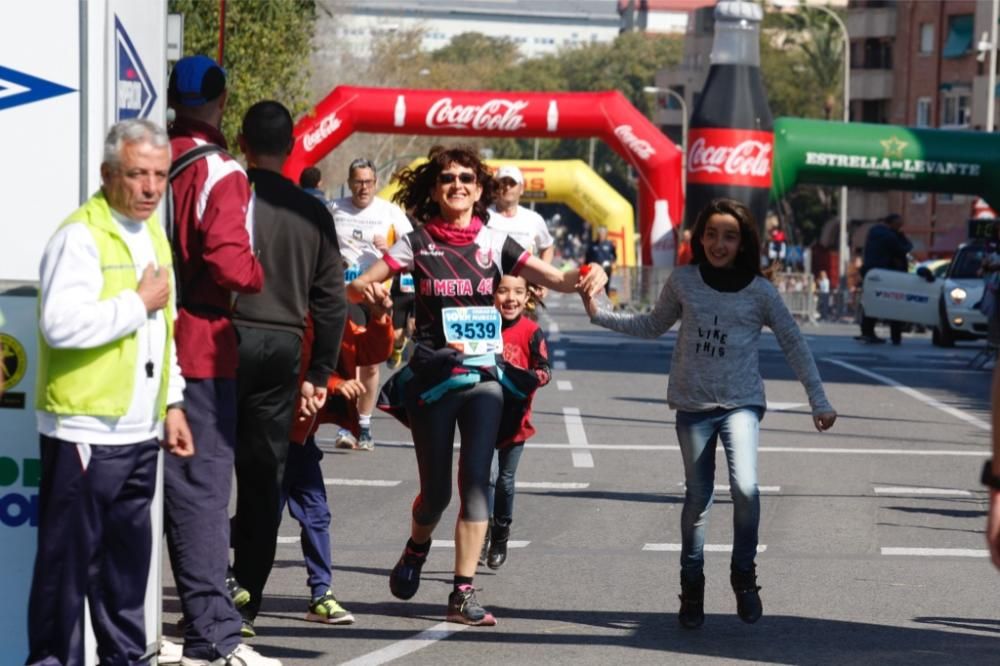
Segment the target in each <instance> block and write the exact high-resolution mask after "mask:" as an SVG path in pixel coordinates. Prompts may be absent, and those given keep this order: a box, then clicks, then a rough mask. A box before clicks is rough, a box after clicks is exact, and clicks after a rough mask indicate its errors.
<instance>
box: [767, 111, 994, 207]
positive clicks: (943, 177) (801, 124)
mask: <svg viewBox="0 0 1000 666" xmlns="http://www.w3.org/2000/svg"><path fill="white" fill-rule="evenodd" d="M799 183H813V184H818V185H847V186H848V187H858V188H862V189H875V190H908V191H916V192H950V193H954V194H976V195H979V196H981V197H982V198H983V199H985V200H986V201H987V202H988V203H989V204H990V206H992V207H993V208H994V209H1000V135H997V134H991V133H989V132H970V131H962V130H944V129H931V128H915V127H903V126H901V125H881V124H875V123H849V124H844V123H839V122H829V121H824V120H808V119H805V118H778V119H777V120H775V121H774V178H773V181H772V185H771V197H772V198H774V199H777V198H780V197H781V196H783V195H784V194H785V193H787V192H789V191H791V190H792V189H793V188H794V187H795V186H796V185H797V184H799Z"/></svg>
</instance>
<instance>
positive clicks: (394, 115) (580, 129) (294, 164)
mask: <svg viewBox="0 0 1000 666" xmlns="http://www.w3.org/2000/svg"><path fill="white" fill-rule="evenodd" d="M354 132H372V133H391V134H406V135H413V134H441V135H446V136H455V135H472V136H503V137H512V136H517V137H521V138H527V137H553V136H565V137H575V138H582V137H597V138H599V139H602V140H604V141H605V142H606V143H607V144H608V145H609V146H610V147H611V148H612V149H613V150H615V152H617V153H618V154H619V155H621V156H622V157H623V158H625V159H626V160H628V161H629V162H630V163H631V164H632V165H633V166H634V167H635V169H636V172H637V175H638V189H639V195H638V210H637V211H636V212H637V214H638V218H639V230H640V233H641V236H642V262H643V263H644V264H646V265H649V264H652V263H654V258H653V253H652V252H651V249H652V242H651V239H652V236H651V235H650V228H651V227H652V223H653V217H654V214H655V211H654V202H657V201H664V202H668V203H669V208H670V211H672V217H673V218H674V219H672V220H671V223H673V224H676V223H677V222H679V221H680V220H681V219H682V218H681V211H683V210H684V191H683V188H682V187H681V164H682V161H683V160H682V158H683V156H682V155H681V154H680V152H679V151H678V150H677V147H676V146H675V145H674V143H673V142H672V141H670V140H669V139H668V138H667V137H665V136H664V135H663V134H662V133H661V132H659V131H657V129H656V126H655V125H653V124H652V123H651V122H650V121H649V118H647V117H646V116H645V115H643V114H642V113H640V112H639V110H638V109H636V108H635V107H634V106H632V105H631V104H630V103H629V101H628V100H627V99H625V97H624V96H623V95H622V94H621V93H620V92H618V91H616V90H609V91H605V92H587V93H584V92H558V93H557V92H531V91H518V92H510V91H499V90H418V89H412V88H406V89H404V88H360V87H354V86H339V87H337V88H334V89H333V90H332V91H330V94H329V95H327V96H326V97H325V98H323V99H322V100H321V101H320V102H319V103H318V104H317V105H316V106H315V107H314V108H313V110H312V112H311V113H309V114H308V115H306V116H305V117H303V118H301V119H300V120H299V121H298V122H297V123H296V125H295V139H296V141H295V145H294V146H293V147H292V152H291V154H290V155H289V156H288V159H287V160H286V161H285V167H284V174H285V175H286V176H288V177H289V178H291V179H292V180H293V181H297V180H298V178H299V175H300V174H301V173H302V169H304V168H305V167H307V166H309V165H312V164H315V163H316V162H318V161H319V160H321V159H322V158H323V156H324V155H326V154H327V153H329V152H330V151H331V150H333V149H334V148H336V147H337V145H339V144H340V143H341V142H343V141H344V140H345V139H347V137H348V136H350V135H351V134H353V133H354ZM770 145H771V144H770V142H768V147H769V148H770ZM768 173H769V172H768ZM532 189H544V184H543V185H542V186H541V187H537V188H536V186H535V185H533V184H532ZM668 254H669V253H658V254H657V256H658V257H666V256H667V255H668Z"/></svg>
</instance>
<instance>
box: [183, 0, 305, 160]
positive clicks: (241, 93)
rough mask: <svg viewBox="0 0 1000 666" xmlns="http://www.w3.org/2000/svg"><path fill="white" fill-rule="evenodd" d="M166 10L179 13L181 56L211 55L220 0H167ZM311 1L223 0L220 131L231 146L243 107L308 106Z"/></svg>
mask: <svg viewBox="0 0 1000 666" xmlns="http://www.w3.org/2000/svg"><path fill="white" fill-rule="evenodd" d="M169 8H170V12H171V13H176V14H184V55H194V54H203V55H207V56H210V57H212V58H216V57H217V55H218V49H219V3H218V2H215V1H214V0H170V2H169ZM315 20H316V3H315V0H229V1H228V2H227V3H226V26H225V33H224V34H225V43H224V52H223V62H222V66H223V67H224V68H225V69H226V73H227V75H228V88H229V101H228V103H227V105H226V112H225V116H224V117H223V120H222V132H223V134H224V135H225V136H226V139H227V140H228V141H229V143H230V146H231V147H233V148H235V138H236V135H237V133H238V131H239V127H240V122H241V121H242V119H243V115H244V114H245V113H246V110H247V109H248V108H250V106H251V105H253V104H254V103H256V102H259V101H261V100H264V99H274V100H277V101H279V102H281V103H282V104H284V105H285V106H287V107H288V108H289V110H291V112H292V114H293V115H296V114H298V113H301V112H302V111H304V110H305V109H306V108H308V105H309V103H310V102H311V101H312V100H311V97H310V95H309V93H308V82H309V66H308V63H309V56H310V52H311V40H312V35H313V26H314V23H315Z"/></svg>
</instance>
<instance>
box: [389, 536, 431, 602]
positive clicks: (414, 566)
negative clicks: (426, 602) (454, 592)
mask: <svg viewBox="0 0 1000 666" xmlns="http://www.w3.org/2000/svg"><path fill="white" fill-rule="evenodd" d="M427 548H428V552H430V543H428V544H427ZM426 561H427V553H418V552H416V551H413V550H410V549H409V548H404V549H403V554H402V555H401V556H400V558H399V562H396V566H394V567H393V568H392V573H391V574H389V591H391V592H392V596H394V597H396V598H397V599H412V598H413V595H414V594H416V593H417V589H418V588H419V587H420V570H421V569H422V568H423V566H424V562H426Z"/></svg>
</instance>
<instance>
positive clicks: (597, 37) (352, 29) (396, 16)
mask: <svg viewBox="0 0 1000 666" xmlns="http://www.w3.org/2000/svg"><path fill="white" fill-rule="evenodd" d="M333 7H334V11H332V12H330V13H328V14H323V13H321V14H320V18H319V23H318V24H317V32H322V33H324V34H328V35H329V36H330V37H331V38H334V39H336V40H337V41H338V42H339V43H341V44H346V45H348V46H349V47H350V50H351V51H352V53H354V54H355V55H356V56H360V57H367V54H368V53H369V51H370V48H371V44H372V41H373V39H375V38H377V37H379V36H380V35H385V34H390V33H393V32H398V31H406V30H412V29H415V28H419V29H422V30H423V31H424V37H423V44H422V47H423V48H424V49H425V50H428V51H433V50H435V49H440V48H442V47H444V46H447V45H448V43H449V42H450V41H451V40H452V38H453V37H455V36H457V35H460V34H462V33H466V32H478V33H482V34H484V35H490V36H491V37H507V38H510V39H511V40H512V41H513V42H514V43H515V44H517V46H518V49H519V51H520V52H521V55H522V56H523V57H525V58H535V57H539V56H544V55H549V54H554V53H556V52H557V51H558V50H559V49H562V48H572V47H575V46H582V45H585V44H590V43H596V42H609V41H612V40H614V38H615V37H617V36H618V34H619V32H620V31H621V28H622V25H621V23H622V17H621V15H620V14H619V12H618V7H617V5H616V3H615V2H614V0H505V1H503V2H496V1H489V0H464V1H463V2H451V1H448V0H437V1H435V2H426V1H425V0H341V2H338V3H335V4H334V5H333Z"/></svg>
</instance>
